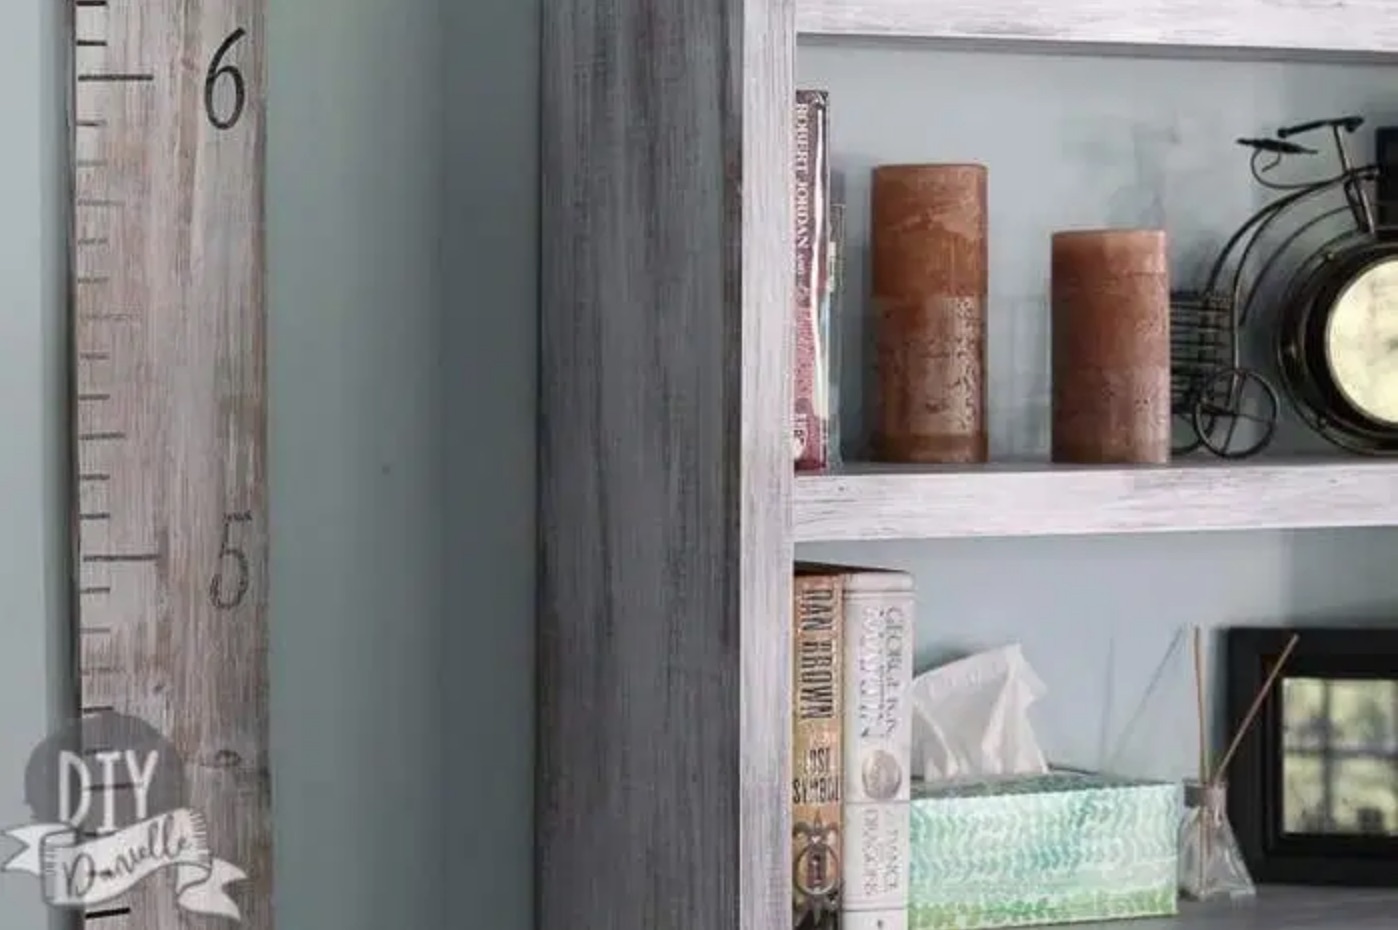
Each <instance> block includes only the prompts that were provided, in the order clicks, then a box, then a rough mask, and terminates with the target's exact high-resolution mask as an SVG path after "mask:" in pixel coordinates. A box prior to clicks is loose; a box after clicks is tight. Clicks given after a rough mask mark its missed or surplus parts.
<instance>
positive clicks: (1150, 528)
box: [793, 461, 1398, 542]
mask: <svg viewBox="0 0 1398 930" xmlns="http://www.w3.org/2000/svg"><path fill="white" fill-rule="evenodd" d="M793 497H794V511H795V521H794V532H795V536H796V541H797V542H817V541H848V540H870V539H933V538H951V537H972V536H1073V535H1087V534H1094V533H1167V532H1190V531H1197V530H1254V529H1283V528H1304V527H1344V526H1391V525H1398V464H1393V463H1389V462H1370V461H1357V462H1356V461H1345V462H1313V461H1311V462H1303V461H1298V462H1286V463H1259V464H1239V463H1233V464H1225V463H1213V462H1202V463H1199V464H1193V463H1191V464H1171V465H1164V466H1139V467H1115V466H1113V467H1078V466H1049V465H1044V466H1037V465H1024V466H1008V465H1006V466H990V467H987V468H983V469H978V470H974V471H968V470H957V469H952V468H947V469H907V468H899V467H888V468H880V467H877V466H869V467H861V468H858V469H856V470H851V471H846V472H839V473H831V474H822V475H803V476H800V477H798V478H797V479H796V487H795V491H794V492H793Z"/></svg>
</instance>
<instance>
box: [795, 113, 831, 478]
mask: <svg viewBox="0 0 1398 930" xmlns="http://www.w3.org/2000/svg"><path fill="white" fill-rule="evenodd" d="M829 125H830V99H829V94H828V93H827V92H826V91H823V90H798V91H797V92H796V139H795V154H796V157H795V160H794V171H795V217H796V229H795V233H796V236H795V243H796V255H795V261H796V292H795V303H796V306H795V311H796V312H795V319H796V383H795V385H794V388H795V390H794V404H795V409H794V411H793V413H794V424H793V429H794V436H793V437H792V444H793V449H794V456H795V461H796V467H797V469H798V470H803V471H809V470H817V469H822V468H825V467H827V466H828V465H829V464H830V463H829V460H828V459H829V456H828V438H829V437H828V430H829V419H830V409H831V397H830V371H829V361H830V347H829V339H828V326H827V325H826V323H825V320H824V318H823V315H824V314H825V313H826V312H827V311H828V308H829V301H828V299H827V297H828V294H827V283H828V281H829V278H830V272H831V267H830V266H831V258H832V256H831V254H830V245H831V237H830V140H829Z"/></svg>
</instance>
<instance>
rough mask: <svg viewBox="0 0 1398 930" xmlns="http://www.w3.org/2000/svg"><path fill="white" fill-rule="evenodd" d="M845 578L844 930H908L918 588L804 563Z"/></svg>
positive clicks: (802, 573)
mask: <svg viewBox="0 0 1398 930" xmlns="http://www.w3.org/2000/svg"><path fill="white" fill-rule="evenodd" d="M797 571H798V578H800V577H814V578H821V579H830V578H831V577H832V576H834V577H835V578H836V584H837V587H838V600H839V603H840V609H841V613H842V617H841V619H840V621H839V626H840V627H841V629H840V640H841V653H842V654H841V657H840V675H841V684H840V691H841V692H842V700H841V705H842V706H841V710H840V714H841V722H840V737H839V738H840V757H841V772H842V776H841V778H840V827H839V830H840V856H839V859H840V873H841V884H840V892H839V909H840V918H839V927H840V930H906V928H907V925H908V893H909V854H910V848H909V843H910V832H911V816H912V813H911V802H910V798H911V795H910V783H911V768H912V705H911V702H910V699H909V690H910V688H911V685H912V679H913V652H914V631H915V627H914V620H915V613H914V610H915V604H914V586H913V579H912V576H911V575H910V574H908V573H906V572H902V571H897V570H892V569H880V568H868V567H862V566H840V565H828V564H821V563H811V562H805V563H798V569H797Z"/></svg>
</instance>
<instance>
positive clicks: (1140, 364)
mask: <svg viewBox="0 0 1398 930" xmlns="http://www.w3.org/2000/svg"><path fill="white" fill-rule="evenodd" d="M1052 277H1053V281H1052V292H1053V293H1052V304H1053V308H1052V326H1053V336H1052V344H1053V460H1054V461H1055V462H1065V463H1078V464H1155V463H1164V462H1167V461H1168V460H1169V458H1170V279H1169V266H1168V257H1167V254H1166V244H1165V233H1163V232H1161V231H1160V230H1151V229H1134V230H1127V229H1100V230H1076V231H1070V232H1059V233H1055V234H1054V236H1053V243H1052Z"/></svg>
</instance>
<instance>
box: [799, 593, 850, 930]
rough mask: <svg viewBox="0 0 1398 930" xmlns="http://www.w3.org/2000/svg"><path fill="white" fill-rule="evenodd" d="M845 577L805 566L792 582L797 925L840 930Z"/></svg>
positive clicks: (805, 929) (803, 929) (815, 929)
mask: <svg viewBox="0 0 1398 930" xmlns="http://www.w3.org/2000/svg"><path fill="white" fill-rule="evenodd" d="M842 587H843V582H842V579H841V577H840V575H839V574H835V573H819V572H814V573H805V572H801V571H799V570H798V571H797V574H796V578H795V579H794V583H793V585H792V588H793V601H794V617H793V623H792V633H793V639H792V663H791V664H792V694H791V705H792V733H791V737H792V739H791V747H792V759H791V881H792V927H794V928H795V930H837V927H838V926H839V924H838V920H839V916H840V884H841V870H840V859H841V856H842V854H843V850H842V848H841V834H840V824H841V817H842V813H843V811H842V808H841V791H840V781H841V779H842V778H843V777H844V766H843V760H842V758H841V754H840V751H841V741H840V732H841V730H842V728H843V726H844V708H843V697H844V694H843V685H842V682H843V678H842V675H841V665H842V658H843V654H844V637H843V626H844V607H843V604H842Z"/></svg>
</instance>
